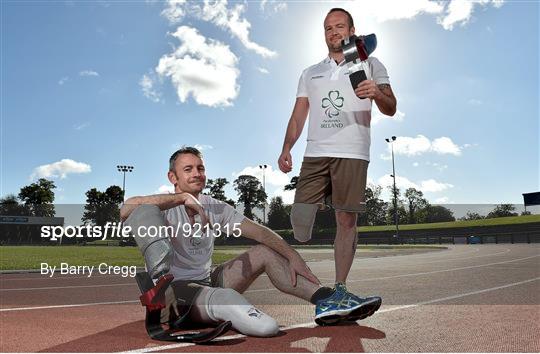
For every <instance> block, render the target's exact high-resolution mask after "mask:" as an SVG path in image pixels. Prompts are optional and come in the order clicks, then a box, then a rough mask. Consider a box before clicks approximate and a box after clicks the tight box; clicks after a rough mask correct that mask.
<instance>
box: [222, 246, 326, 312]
mask: <svg viewBox="0 0 540 354" xmlns="http://www.w3.org/2000/svg"><path fill="white" fill-rule="evenodd" d="M263 272H264V273H266V274H267V275H268V278H270V281H271V282H272V284H273V285H274V286H275V287H276V288H277V289H279V290H280V291H282V292H284V293H287V294H290V295H294V296H296V297H299V298H301V299H304V300H306V301H310V299H311V297H312V295H313V294H314V293H315V292H316V291H317V290H318V289H319V288H320V286H319V285H316V284H313V283H312V282H310V281H309V280H307V279H306V278H304V277H302V276H300V275H297V280H296V286H292V282H291V272H290V269H289V262H288V261H287V259H285V258H284V257H283V256H281V255H280V254H278V253H277V252H275V251H274V250H272V249H270V248H269V247H267V246H265V245H257V246H254V247H252V248H251V249H250V250H249V251H247V252H245V253H243V254H241V255H240V256H238V257H236V258H235V259H232V260H230V261H228V262H227V263H225V264H224V266H223V282H224V286H225V287H228V288H233V289H235V290H236V291H238V292H239V293H243V292H244V291H246V289H247V288H248V287H249V286H250V285H251V283H253V281H254V280H255V279H256V278H257V277H258V276H259V275H261V274H262V273H263Z"/></svg>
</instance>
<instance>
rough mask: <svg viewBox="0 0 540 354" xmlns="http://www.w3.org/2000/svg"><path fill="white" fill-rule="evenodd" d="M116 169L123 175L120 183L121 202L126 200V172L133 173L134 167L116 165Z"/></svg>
mask: <svg viewBox="0 0 540 354" xmlns="http://www.w3.org/2000/svg"><path fill="white" fill-rule="evenodd" d="M116 169H117V170H118V172H122V173H123V174H124V180H123V182H122V194H123V196H122V200H123V201H125V200H126V172H133V169H134V167H133V166H126V165H117V166H116Z"/></svg>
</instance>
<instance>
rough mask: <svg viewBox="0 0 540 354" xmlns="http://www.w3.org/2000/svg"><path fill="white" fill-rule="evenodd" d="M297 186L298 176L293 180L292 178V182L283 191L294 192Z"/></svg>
mask: <svg viewBox="0 0 540 354" xmlns="http://www.w3.org/2000/svg"><path fill="white" fill-rule="evenodd" d="M297 184H298V176H294V177H293V178H291V182H290V183H289V184H287V185H285V187H284V188H283V190H286V191H293V190H295V189H296V185H297Z"/></svg>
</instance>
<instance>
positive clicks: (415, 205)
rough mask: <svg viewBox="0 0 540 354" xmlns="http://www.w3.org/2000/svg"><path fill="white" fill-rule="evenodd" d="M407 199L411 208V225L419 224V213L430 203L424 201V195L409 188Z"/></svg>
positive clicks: (406, 194)
mask: <svg viewBox="0 0 540 354" xmlns="http://www.w3.org/2000/svg"><path fill="white" fill-rule="evenodd" d="M405 199H406V200H407V203H408V207H409V220H408V221H409V224H416V223H417V222H418V215H417V213H418V211H419V210H421V209H423V208H425V207H426V206H427V205H428V201H427V200H426V199H424V193H422V191H419V190H417V189H416V188H407V190H406V191H405Z"/></svg>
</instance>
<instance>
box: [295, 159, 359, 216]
mask: <svg viewBox="0 0 540 354" xmlns="http://www.w3.org/2000/svg"><path fill="white" fill-rule="evenodd" d="M368 165H369V161H366V160H360V159H344V158H336V157H304V161H303V162H302V167H301V169H300V176H299V178H298V183H297V185H296V194H295V196H294V202H295V203H306V204H321V205H322V206H324V205H327V206H331V207H332V208H334V209H335V210H340V211H350V212H357V213H358V212H365V210H366V203H365V201H366V179H367V169H368Z"/></svg>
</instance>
